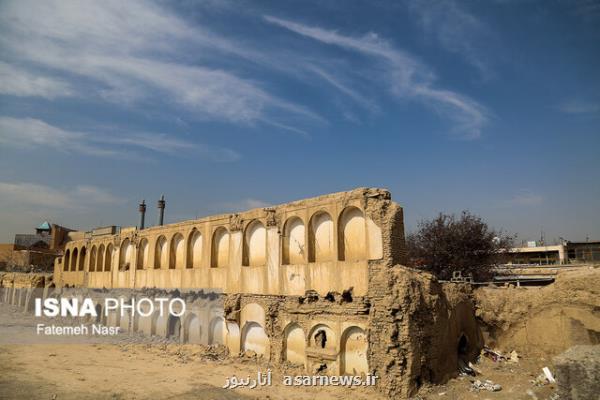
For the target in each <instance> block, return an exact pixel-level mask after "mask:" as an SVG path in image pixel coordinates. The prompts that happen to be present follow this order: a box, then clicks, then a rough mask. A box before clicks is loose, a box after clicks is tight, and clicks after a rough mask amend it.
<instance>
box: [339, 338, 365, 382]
mask: <svg viewBox="0 0 600 400" xmlns="http://www.w3.org/2000/svg"><path fill="white" fill-rule="evenodd" d="M368 347H369V343H368V341H367V334H366V333H365V331H364V330H363V329H361V328H359V327H357V326H352V327H350V328H348V329H346V330H345V331H344V333H343V334H342V343H341V352H342V365H341V369H342V371H341V372H342V374H344V375H354V376H358V375H366V374H368V373H369V363H368V361H367V350H368Z"/></svg>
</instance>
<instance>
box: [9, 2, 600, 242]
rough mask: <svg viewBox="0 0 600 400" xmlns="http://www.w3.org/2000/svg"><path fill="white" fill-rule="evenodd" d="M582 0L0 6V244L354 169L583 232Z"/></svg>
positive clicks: (492, 211) (443, 202)
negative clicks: (48, 227)
mask: <svg viewBox="0 0 600 400" xmlns="http://www.w3.org/2000/svg"><path fill="white" fill-rule="evenodd" d="M599 150H600V2H598V1H595V0H581V1H533V0H531V1H527V0H523V1H516V0H515V1H510V0H506V1H487V2H481V1H464V2H459V1H454V2H453V1H448V2H437V1H410V2H408V1H405V2H400V1H390V2H385V1H379V2H358V1H318V2H292V1H277V2H266V1H261V2H258V1H257V2H251V1H240V2H228V1H178V2H147V1H128V2H118V1H107V2H92V1H89V2H85V1H79V2H68V1H60V2H58V1H57V2H52V1H47V2H33V1H31V2H30V1H3V2H1V3H0V204H1V205H2V207H1V208H0V242H9V241H11V240H12V236H13V235H14V233H17V232H28V231H30V230H31V229H32V227H34V226H35V225H37V224H38V223H39V222H41V220H45V219H48V220H51V221H53V222H56V223H59V224H62V225H65V226H71V227H74V228H80V229H90V228H92V227H94V226H100V225H108V224H117V225H135V224H136V223H137V219H138V215H137V204H138V202H139V201H140V200H141V199H142V198H144V199H146V202H147V203H148V204H149V205H150V207H149V216H148V218H147V219H149V220H150V222H154V221H155V219H156V218H155V213H156V209H155V202H156V200H157V199H158V198H159V197H160V194H161V193H164V194H165V196H166V198H167V210H166V218H167V221H168V222H174V221H178V220H183V219H190V218H194V217H196V216H203V215H210V214H213V213H218V212H225V211H231V210H240V209H246V208H253V207H261V206H264V205H268V204H277V203H282V202H287V201H291V200H295V199H300V198H305V197H311V196H315V195H319V194H323V193H329V192H336V191H341V190H347V189H351V188H354V187H359V186H376V187H385V188H388V189H389V190H390V191H391V192H392V195H393V198H394V199H395V201H397V202H398V203H400V204H401V205H402V206H403V207H404V209H405V222H406V225H407V230H411V229H414V227H415V226H416V222H417V221H419V220H420V219H423V218H430V217H432V216H434V215H435V214H436V213H437V212H440V211H442V212H460V211H461V210H463V209H468V210H471V211H472V212H475V213H477V214H479V215H481V216H482V217H484V218H485V219H486V220H487V221H488V222H490V224H491V225H493V226H494V227H496V228H501V229H504V230H505V231H507V232H509V233H515V234H518V238H519V240H526V239H538V238H539V236H540V232H541V231H544V233H545V235H546V239H547V240H549V241H552V240H554V239H556V238H558V237H560V236H562V237H564V238H567V239H571V240H585V238H586V237H587V236H589V237H590V238H592V239H593V238H595V239H600V179H599V177H600V157H599V155H600V153H599Z"/></svg>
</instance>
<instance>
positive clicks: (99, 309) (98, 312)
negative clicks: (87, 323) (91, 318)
mask: <svg viewBox="0 0 600 400" xmlns="http://www.w3.org/2000/svg"><path fill="white" fill-rule="evenodd" d="M101 321H102V306H101V305H100V303H97V304H96V323H98V324H99V323H101Z"/></svg>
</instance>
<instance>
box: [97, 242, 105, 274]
mask: <svg viewBox="0 0 600 400" xmlns="http://www.w3.org/2000/svg"><path fill="white" fill-rule="evenodd" d="M103 270H104V245H103V244H101V245H100V247H98V259H97V260H96V271H98V272H102V271H103Z"/></svg>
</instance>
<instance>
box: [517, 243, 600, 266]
mask: <svg viewBox="0 0 600 400" xmlns="http://www.w3.org/2000/svg"><path fill="white" fill-rule="evenodd" d="M528 244H529V245H528V246H526V247H516V248H513V249H511V250H510V251H509V253H508V254H507V258H508V259H507V264H513V265H514V264H517V265H565V264H585V263H599V262H600V241H587V242H570V241H565V242H564V243H562V244H557V245H552V246H537V243H536V242H530V243H528Z"/></svg>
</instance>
